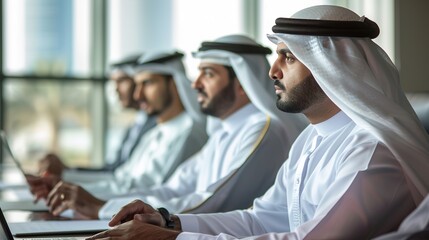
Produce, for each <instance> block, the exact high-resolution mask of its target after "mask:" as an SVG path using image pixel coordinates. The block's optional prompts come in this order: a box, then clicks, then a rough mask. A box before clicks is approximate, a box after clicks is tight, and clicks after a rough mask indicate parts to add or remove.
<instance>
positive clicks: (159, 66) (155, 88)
mask: <svg viewBox="0 0 429 240" xmlns="http://www.w3.org/2000/svg"><path fill="white" fill-rule="evenodd" d="M182 56H183V54H181V53H178V52H174V53H170V52H156V53H153V54H147V55H145V57H144V58H143V59H142V60H141V62H139V64H138V65H137V66H136V67H135V77H134V80H135V82H136V89H135V91H134V98H135V99H136V100H137V101H138V102H139V105H140V108H141V109H142V110H144V111H145V112H146V113H147V114H148V115H153V116H155V117H156V122H157V124H156V126H155V127H153V128H152V129H151V130H150V131H148V132H147V133H146V134H145V135H144V136H143V138H142V139H141V140H140V141H141V142H140V144H139V146H137V147H136V149H135V150H134V152H133V154H132V155H131V159H130V160H129V161H127V162H126V163H125V164H123V165H122V166H120V167H119V168H117V169H116V170H115V172H114V178H113V179H111V180H107V181H102V180H101V181H97V182H92V183H85V184H82V185H81V186H82V187H83V189H85V190H86V191H85V190H83V189H82V188H80V187H77V186H75V185H73V184H70V183H66V182H59V183H58V184H57V186H56V187H54V188H53V189H54V190H55V189H58V188H61V189H62V191H63V192H62V195H60V196H59V197H60V199H61V200H63V202H62V203H63V207H67V206H72V205H74V204H76V203H75V201H79V202H85V201H89V200H94V201H96V202H100V201H101V200H99V199H97V198H95V197H94V196H92V195H96V196H98V197H102V198H109V197H111V196H113V195H117V194H124V193H127V192H128V191H130V190H131V189H133V188H138V189H146V188H149V187H151V186H154V185H155V186H156V185H160V184H161V183H163V182H164V181H165V179H166V178H167V177H168V176H169V175H170V174H171V173H172V172H173V171H174V169H175V168H176V167H177V166H178V165H179V164H180V163H181V162H183V161H184V160H185V159H187V158H189V157H190V156H191V155H192V154H194V153H195V152H197V151H198V150H199V149H200V148H201V147H202V145H203V144H204V143H205V141H206V134H205V125H204V124H205V118H204V116H202V115H201V114H200V112H199V111H198V109H197V107H198V105H197V102H196V101H195V99H196V94H195V92H194V91H193V90H192V89H191V88H190V85H189V80H188V79H187V77H186V74H185V70H184V66H183V64H182V61H181V58H182ZM41 180H44V178H41V179H29V182H30V183H31V184H32V192H33V194H34V195H35V196H36V198H41V197H44V198H45V197H47V194H48V192H49V191H50V190H51V189H52V188H50V186H52V184H49V185H48V184H43V183H41V182H42V181H41ZM88 192H89V193H88ZM90 193H91V194H90ZM87 199H89V200H87ZM96 216H97V215H95V217H96Z"/></svg>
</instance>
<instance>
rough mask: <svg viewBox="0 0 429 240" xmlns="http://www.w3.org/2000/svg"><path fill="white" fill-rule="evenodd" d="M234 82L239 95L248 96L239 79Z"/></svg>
mask: <svg viewBox="0 0 429 240" xmlns="http://www.w3.org/2000/svg"><path fill="white" fill-rule="evenodd" d="M234 82H235V89H236V90H237V93H238V94H240V95H247V94H246V92H245V91H244V89H243V86H241V83H240V81H239V80H238V78H237V77H235V78H234Z"/></svg>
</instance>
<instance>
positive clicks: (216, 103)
mask: <svg viewBox="0 0 429 240" xmlns="http://www.w3.org/2000/svg"><path fill="white" fill-rule="evenodd" d="M200 94H203V95H205V96H207V95H206V94H205V93H204V92H203V91H200ZM235 97H236V96H235V92H234V79H229V83H228V85H226V86H225V87H224V88H223V89H222V90H221V91H220V92H218V94H216V95H215V96H213V98H212V99H210V100H209V102H208V103H207V105H206V106H202V105H201V112H202V113H204V114H207V115H210V116H214V117H219V116H222V115H223V113H224V112H225V111H227V110H228V109H229V107H230V106H231V105H232V104H233V103H234V101H235Z"/></svg>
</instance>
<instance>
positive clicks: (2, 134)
mask: <svg viewBox="0 0 429 240" xmlns="http://www.w3.org/2000/svg"><path fill="white" fill-rule="evenodd" d="M0 138H1V141H2V143H3V146H4V148H5V149H6V151H7V152H8V153H9V155H10V157H11V158H12V161H13V162H14V163H15V165H16V166H17V167H18V169H19V171H20V172H21V173H22V174H23V175H24V177H25V175H26V174H25V172H24V169H23V168H22V166H21V163H20V162H19V161H18V160H17V159H16V158H15V155H14V154H13V153H12V150H11V148H10V146H9V142H8V141H7V137H6V133H5V132H4V131H3V130H0Z"/></svg>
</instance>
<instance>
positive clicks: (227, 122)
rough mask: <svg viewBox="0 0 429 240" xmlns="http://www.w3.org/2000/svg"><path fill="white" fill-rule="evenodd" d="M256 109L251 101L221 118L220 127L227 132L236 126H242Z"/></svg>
mask: <svg viewBox="0 0 429 240" xmlns="http://www.w3.org/2000/svg"><path fill="white" fill-rule="evenodd" d="M257 111H258V109H257V108H256V107H255V106H254V105H253V104H251V103H248V104H246V105H245V106H244V107H242V108H240V109H239V110H237V111H236V112H234V113H233V114H231V115H230V116H229V117H227V118H225V119H224V120H222V128H223V130H225V131H226V132H227V133H228V134H229V133H231V132H232V131H234V130H235V129H236V128H238V127H240V126H242V123H243V122H244V121H246V119H247V118H248V117H249V116H250V115H251V114H253V113H255V112H257Z"/></svg>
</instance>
